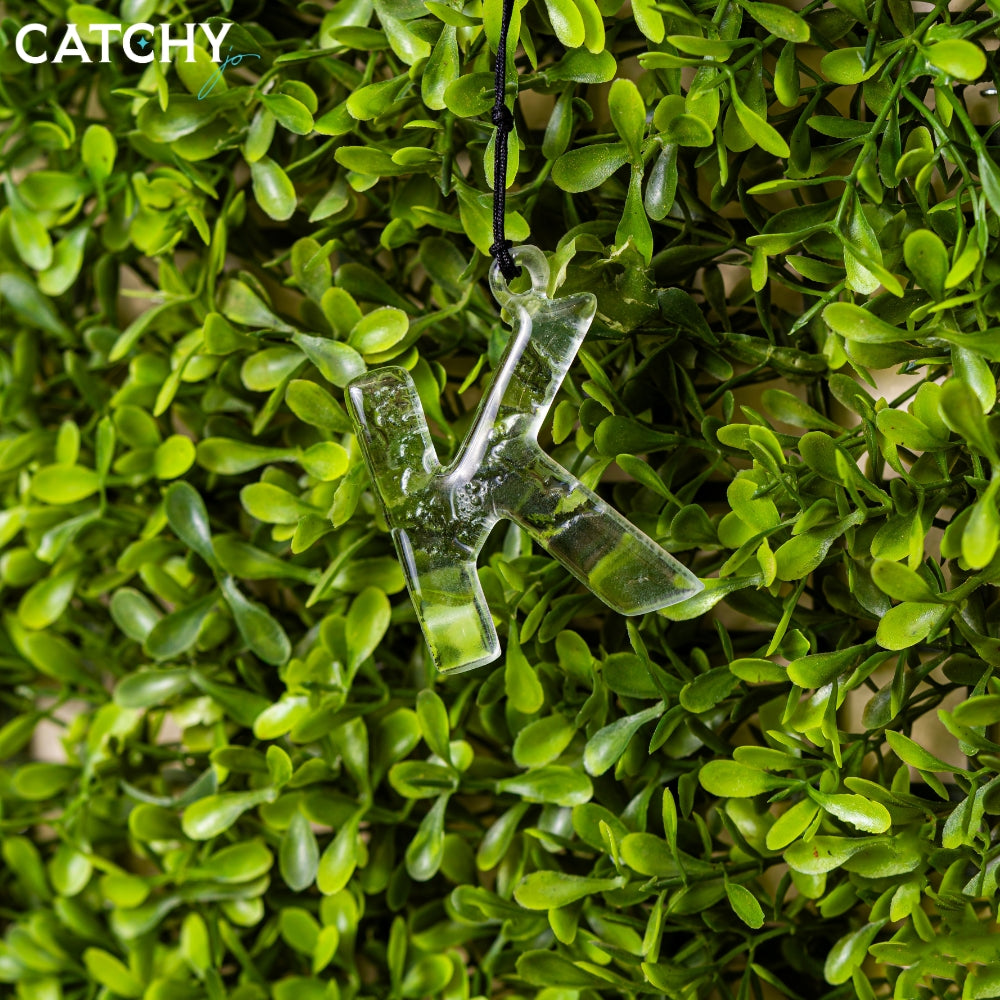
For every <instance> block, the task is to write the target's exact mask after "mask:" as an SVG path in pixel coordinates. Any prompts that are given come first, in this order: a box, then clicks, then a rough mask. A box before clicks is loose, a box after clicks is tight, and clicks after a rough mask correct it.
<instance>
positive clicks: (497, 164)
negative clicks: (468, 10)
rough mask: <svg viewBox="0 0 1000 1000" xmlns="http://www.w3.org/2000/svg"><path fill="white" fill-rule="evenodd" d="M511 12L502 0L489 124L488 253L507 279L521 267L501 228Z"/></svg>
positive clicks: (509, 125)
mask: <svg viewBox="0 0 1000 1000" xmlns="http://www.w3.org/2000/svg"><path fill="white" fill-rule="evenodd" d="M513 16H514V0H503V14H502V15H501V21H500V46H499V48H498V49H497V61H496V76H495V79H494V84H493V87H494V90H493V92H494V95H495V97H494V102H493V124H494V125H495V126H496V130H497V131H496V138H495V142H494V146H493V153H494V156H493V246H491V247H490V253H491V254H492V255H493V257H494V258H495V259H496V262H497V265H498V266H499V268H500V273H501V274H502V275H503V276H504V277H505V278H506V279H507V280H508V281H510V280H511V279H512V278H516V277H517V276H518V275H519V274H520V273H521V269H520V268H519V267H518V266H517V264H515V263H514V258H513V257H511V255H510V248H511V242H510V240H508V239H506V234H505V232H504V217H505V215H506V212H507V143H508V138H507V137H508V136H509V135H510V133H511V131H512V130H513V128H514V116H513V115H512V114H511V113H510V111H509V110H508V108H507V100H506V98H507V32H508V31H509V30H510V20H511V18H512V17H513Z"/></svg>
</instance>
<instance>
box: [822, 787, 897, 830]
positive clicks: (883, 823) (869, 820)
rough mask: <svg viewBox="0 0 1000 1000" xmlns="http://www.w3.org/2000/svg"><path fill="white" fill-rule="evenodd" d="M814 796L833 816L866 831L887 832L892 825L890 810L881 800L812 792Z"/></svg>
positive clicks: (860, 796)
mask: <svg viewBox="0 0 1000 1000" xmlns="http://www.w3.org/2000/svg"><path fill="white" fill-rule="evenodd" d="M811 794H812V796H813V798H814V799H815V800H816V801H817V802H818V803H819V804H820V805H821V806H822V807H823V809H825V810H826V811H827V812H828V813H830V815H831V816H836V817H837V819H839V820H843V821H844V822H845V823H850V825H851V826H853V827H855V828H857V829H858V830H864V831H865V832H866V833H885V831H886V830H888V829H889V827H890V826H891V825H892V817H891V816H890V815H889V810H888V809H886V807H885V806H884V805H882V803H881V802H871V801H869V800H868V799H866V798H865V797H864V796H862V795H825V794H822V793H820V792H812V793H811Z"/></svg>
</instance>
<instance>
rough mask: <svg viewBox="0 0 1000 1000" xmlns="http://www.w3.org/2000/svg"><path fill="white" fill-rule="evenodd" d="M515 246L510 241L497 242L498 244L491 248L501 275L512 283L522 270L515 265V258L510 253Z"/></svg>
mask: <svg viewBox="0 0 1000 1000" xmlns="http://www.w3.org/2000/svg"><path fill="white" fill-rule="evenodd" d="M513 245H514V244H513V243H511V241H510V240H497V242H496V243H494V244H493V246H491V247H490V254H491V255H492V257H493V259H494V260H495V261H496V262H497V267H499V268H500V273H501V274H502V275H503V276H504V277H505V278H506V279H507V280H508V281H512V280H513V279H514V278H516V277H517V276H518V275H519V274H520V273H521V269H520V268H519V267H518V266H517V264H515V263H514V258H513V257H512V256H511V253H510V248H511V247H512V246H513Z"/></svg>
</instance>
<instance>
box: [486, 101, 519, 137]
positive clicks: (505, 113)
mask: <svg viewBox="0 0 1000 1000" xmlns="http://www.w3.org/2000/svg"><path fill="white" fill-rule="evenodd" d="M491 117H492V119H493V124H494V125H495V126H496V127H497V128H498V129H500V130H501V131H502V132H503V133H504V135H506V134H507V133H508V132H513V131H514V116H513V115H512V114H511V113H510V109H509V108H508V107H507V105H506V104H495V105H494V106H493V114H492V116H491Z"/></svg>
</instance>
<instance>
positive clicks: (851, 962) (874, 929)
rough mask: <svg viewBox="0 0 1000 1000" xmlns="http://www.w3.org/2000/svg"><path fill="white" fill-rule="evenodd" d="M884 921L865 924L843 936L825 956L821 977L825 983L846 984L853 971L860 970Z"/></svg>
mask: <svg viewBox="0 0 1000 1000" xmlns="http://www.w3.org/2000/svg"><path fill="white" fill-rule="evenodd" d="M884 923H885V921H884V920H880V921H878V922H877V923H871V924H865V926H864V927H860V928H859V929H858V930H856V931H852V932H851V933H850V934H845V935H844V936H843V937H842V938H841V939H840V940H839V941H838V942H837V943H836V944H835V945H834V946H833V947H832V948H831V949H830V953H829V954H828V955H827V956H826V964H825V965H824V966H823V975H824V976H825V977H826V981H827V982H828V983H830V984H831V985H834V986H839V985H840V984H841V983H846V982H847V981H848V979H850V978H851V976H852V974H853V973H854V970H855V969H857V968H860V966H861V963H862V962H863V961H864V960H865V958H866V957H867V955H868V948H869V946H870V945H871V943H872V942H873V941H874V940H875V938H876V936H877V935H878V932H879V931H880V930H881V929H882V926H883V924H884Z"/></svg>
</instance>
